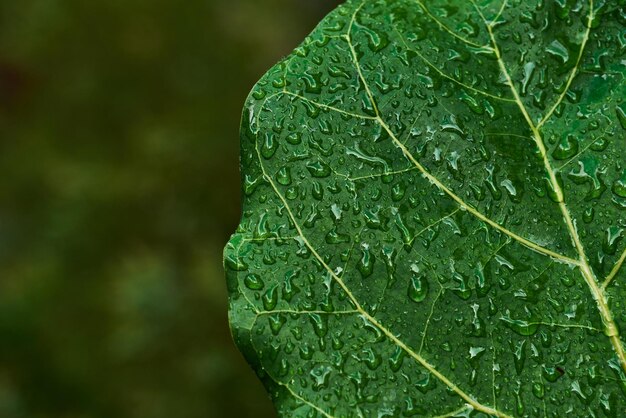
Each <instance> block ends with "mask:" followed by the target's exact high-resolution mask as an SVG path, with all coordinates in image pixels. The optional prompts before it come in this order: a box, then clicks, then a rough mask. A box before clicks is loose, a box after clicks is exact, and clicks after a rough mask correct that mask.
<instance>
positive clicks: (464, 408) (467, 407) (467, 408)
mask: <svg viewBox="0 0 626 418" xmlns="http://www.w3.org/2000/svg"><path fill="white" fill-rule="evenodd" d="M472 409H473V408H472V405H467V404H465V405H463V406H462V407H460V408H458V409H455V410H454V411H452V412H448V413H447V414H443V415H436V416H432V417H430V418H451V417H454V416H457V415H458V414H460V413H461V412H464V411H471V410H472Z"/></svg>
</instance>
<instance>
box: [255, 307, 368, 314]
mask: <svg viewBox="0 0 626 418" xmlns="http://www.w3.org/2000/svg"><path fill="white" fill-rule="evenodd" d="M276 313H278V314H294V315H350V314H356V313H360V312H359V311H357V310H354V309H353V310H349V311H331V312H329V311H320V310H312V311H298V310H295V309H275V310H273V311H259V312H257V316H261V315H271V314H276Z"/></svg>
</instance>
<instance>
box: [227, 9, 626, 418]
mask: <svg viewBox="0 0 626 418" xmlns="http://www.w3.org/2000/svg"><path fill="white" fill-rule="evenodd" d="M476 1H477V2H476V3H474V2H473V1H471V0H463V1H461V0H458V1H454V0H429V1H428V2H426V1H423V2H422V1H419V0H397V1H392V0H381V1H364V2H361V1H349V2H347V3H346V4H344V5H343V6H341V7H339V8H338V9H337V10H336V11H334V12H333V13H331V14H330V15H329V16H328V17H327V18H326V19H324V21H323V22H322V23H321V24H320V25H319V27H318V28H317V29H315V31H314V32H313V33H312V34H311V35H310V36H309V37H308V38H307V39H306V40H305V42H304V43H303V44H302V45H301V46H300V47H298V48H297V49H296V50H295V51H294V52H293V53H292V54H291V55H290V56H289V57H287V58H286V59H285V60H283V61H282V62H280V63H279V64H278V65H276V66H275V67H274V68H272V69H271V70H270V71H269V72H268V73H267V74H266V75H265V76H264V77H263V78H262V79H261V81H259V83H258V84H257V85H256V86H255V87H254V89H253V91H252V93H251V95H250V97H249V99H248V101H247V103H246V106H245V110H244V117H243V122H242V128H241V164H242V171H243V192H244V209H243V216H242V220H241V224H240V226H239V228H238V230H237V233H236V234H235V235H234V236H233V238H232V240H231V241H230V243H229V244H228V246H227V247H226V250H225V257H226V272H227V279H228V285H229V290H230V322H231V326H232V331H233V335H234V338H235V341H236V342H237V344H238V346H239V347H240V349H241V350H242V352H243V353H244V355H245V356H246V358H247V359H248V361H249V362H250V363H251V364H252V366H253V367H254V368H255V370H256V372H257V373H258V375H259V376H260V378H261V379H262V380H263V381H264V383H265V384H266V386H267V388H268V390H269V392H270V394H271V396H272V397H273V399H274V402H275V405H276V407H277V410H278V412H279V415H281V416H320V417H321V416H324V417H329V416H332V417H351V416H355V417H356V416H363V417H382V416H439V415H443V416H486V415H492V416H501V417H505V416H532V417H535V416H555V417H556V416H564V415H566V414H567V415H569V416H581V417H583V416H584V417H587V416H597V417H599V416H615V417H617V416H624V415H625V414H626V355H625V354H624V341H623V339H622V338H621V337H620V335H619V334H620V331H619V330H620V328H623V326H624V323H625V322H626V271H624V270H626V269H624V270H620V267H621V266H622V263H623V262H624V259H625V258H626V252H625V251H626V250H625V249H626V240H625V239H624V236H625V235H626V156H625V155H626V153H625V152H624V150H625V147H626V136H625V133H626V122H625V118H626V116H624V115H626V102H625V97H626V82H625V80H626V77H625V76H626V65H625V64H624V63H625V62H626V54H625V51H626V35H625V34H626V30H625V26H624V25H625V22H626V11H625V10H624V2H623V1H598V0H594V1H591V0H589V1H587V0H542V1H538V0H531V1H522V0H509V1H508V2H507V1H504V2H502V1H501V0H494V1H490V0H476Z"/></svg>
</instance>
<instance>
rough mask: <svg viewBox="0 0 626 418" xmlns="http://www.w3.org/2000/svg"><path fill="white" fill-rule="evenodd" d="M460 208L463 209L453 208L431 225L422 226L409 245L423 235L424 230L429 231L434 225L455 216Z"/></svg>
mask: <svg viewBox="0 0 626 418" xmlns="http://www.w3.org/2000/svg"><path fill="white" fill-rule="evenodd" d="M460 210H461V208H460V207H458V208H456V209H455V210H453V211H452V212H450V213H449V214H447V215H446V216H444V217H443V218H439V219H437V220H436V221H434V222H433V223H431V224H430V225H427V226H425V227H424V228H422V229H421V230H420V231H419V232H418V233H417V234H415V235H414V236H413V238H411V241H409V245H413V241H415V240H416V239H417V238H419V236H420V235H422V234H423V233H424V232H426V231H428V230H429V229H431V228H432V227H433V226H436V225H438V224H440V223H441V222H443V221H445V220H446V219H448V218H450V217H451V216H454V214H455V213H457V212H458V211H460Z"/></svg>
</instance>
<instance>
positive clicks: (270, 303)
mask: <svg viewBox="0 0 626 418" xmlns="http://www.w3.org/2000/svg"><path fill="white" fill-rule="evenodd" d="M277 288H278V285H274V286H272V287H270V288H269V289H267V290H266V291H265V294H264V295H263V308H265V310H266V311H271V310H273V309H274V308H276V305H277V304H278V291H277V290H276V289H277Z"/></svg>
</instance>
